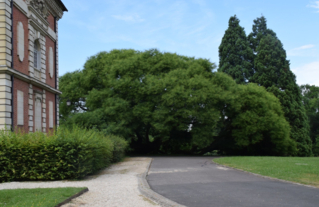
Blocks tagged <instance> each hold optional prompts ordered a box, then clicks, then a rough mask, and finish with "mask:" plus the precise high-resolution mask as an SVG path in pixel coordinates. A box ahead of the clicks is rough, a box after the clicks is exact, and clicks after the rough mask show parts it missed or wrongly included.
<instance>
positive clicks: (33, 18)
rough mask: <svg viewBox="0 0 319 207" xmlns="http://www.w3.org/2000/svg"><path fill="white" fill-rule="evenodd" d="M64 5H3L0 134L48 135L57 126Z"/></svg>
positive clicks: (17, 0) (19, 0)
mask: <svg viewBox="0 0 319 207" xmlns="http://www.w3.org/2000/svg"><path fill="white" fill-rule="evenodd" d="M65 11H67V9H66V7H65V6H64V4H63V3H62V1H61V0H0V128H4V127H12V128H13V129H14V130H23V131H25V132H34V131H42V132H48V131H49V130H52V129H53V128H54V127H55V126H57V125H59V110H58V108H59V107H58V101H57V100H58V95H59V94H61V92H60V91H59V84H58V83H59V82H58V20H60V19H61V18H62V15H63V12H65Z"/></svg>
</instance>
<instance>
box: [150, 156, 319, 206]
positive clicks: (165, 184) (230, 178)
mask: <svg viewBox="0 0 319 207" xmlns="http://www.w3.org/2000/svg"><path fill="white" fill-rule="evenodd" d="M211 160H212V157H154V158H153V162H152V164H151V167H150V171H149V175H148V177H147V180H148V183H149V185H150V187H151V188H152V189H153V190H154V191H155V192H157V193H158V194H161V195H163V196H164V197H166V198H169V199H171V200H173V201H175V202H177V203H180V204H182V205H185V206H189V207H195V206H196V207H249V206H254V207H318V206H319V189H318V188H310V187H305V186H301V185H296V184H290V183H285V182H280V181H274V180H271V179H266V178H262V177H258V176H254V175H251V174H248V173H245V172H240V171H237V170H233V169H229V168H223V167H220V166H218V165H216V164H213V163H212V162H211Z"/></svg>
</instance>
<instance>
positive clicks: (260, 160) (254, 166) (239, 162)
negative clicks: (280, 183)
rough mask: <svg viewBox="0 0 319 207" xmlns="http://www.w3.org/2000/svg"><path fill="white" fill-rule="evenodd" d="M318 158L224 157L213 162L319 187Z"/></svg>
mask: <svg viewBox="0 0 319 207" xmlns="http://www.w3.org/2000/svg"><path fill="white" fill-rule="evenodd" d="M318 159H319V158H317V157H224V158H218V159H214V160H213V161H214V162H216V163H218V164H222V165H226V166H230V167H234V168H238V169H242V170H245V171H248V172H252V173H257V174H260V175H264V176H269V177H273V178H278V179H282V180H288V181H292V182H297V183H302V184H306V185H312V186H315V187H319V165H318Z"/></svg>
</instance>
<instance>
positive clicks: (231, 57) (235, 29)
mask: <svg viewBox="0 0 319 207" xmlns="http://www.w3.org/2000/svg"><path fill="white" fill-rule="evenodd" d="M253 58H254V55H253V51H252V49H251V48H250V47H249V42H248V40H247V37H246V34H245V31H244V28H243V27H241V26H240V25H239V19H238V18H237V17H236V15H235V16H233V17H230V19H229V22H228V29H227V30H226V31H225V34H224V37H223V39H222V42H221V44H220V46H219V67H218V71H220V72H225V73H227V74H229V75H230V76H231V77H232V78H233V79H234V80H235V81H236V83H241V84H245V83H246V82H248V81H249V80H250V78H251V77H252V75H253V74H254V71H253Z"/></svg>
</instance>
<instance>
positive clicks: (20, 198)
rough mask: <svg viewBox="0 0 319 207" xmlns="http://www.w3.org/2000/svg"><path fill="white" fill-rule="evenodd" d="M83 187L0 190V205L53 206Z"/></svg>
mask: <svg viewBox="0 0 319 207" xmlns="http://www.w3.org/2000/svg"><path fill="white" fill-rule="evenodd" d="M83 189H85V188H36V189H14V190H0V206H8V207H9V206H10V207H38V206H43V207H51V206H52V207H54V206H56V205H57V204H59V203H61V202H63V201H64V200H65V199H67V198H69V197H71V196H73V195H75V194H77V193H78V192H80V191H81V190H83Z"/></svg>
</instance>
